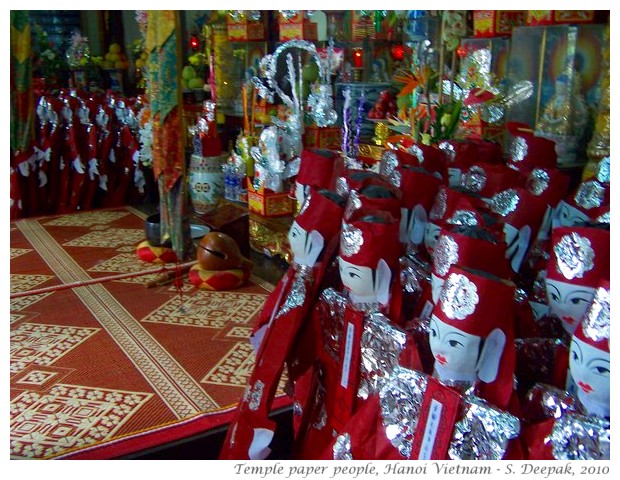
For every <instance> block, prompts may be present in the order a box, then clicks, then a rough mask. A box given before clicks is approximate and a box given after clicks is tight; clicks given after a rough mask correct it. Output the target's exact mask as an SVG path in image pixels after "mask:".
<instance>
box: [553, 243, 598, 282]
mask: <svg viewBox="0 0 620 480" xmlns="http://www.w3.org/2000/svg"><path fill="white" fill-rule="evenodd" d="M553 252H554V253H555V257H556V261H557V269H558V272H559V273H561V274H562V275H564V277H565V278H567V279H568V280H572V279H573V278H583V275H584V274H585V273H586V272H589V271H590V270H592V269H593V268H594V250H593V249H592V244H591V243H590V240H589V239H588V238H586V237H582V236H581V235H579V234H578V233H576V232H571V233H569V234H567V235H564V236H563V237H562V239H561V240H560V241H559V242H558V243H557V244H556V245H554V246H553Z"/></svg>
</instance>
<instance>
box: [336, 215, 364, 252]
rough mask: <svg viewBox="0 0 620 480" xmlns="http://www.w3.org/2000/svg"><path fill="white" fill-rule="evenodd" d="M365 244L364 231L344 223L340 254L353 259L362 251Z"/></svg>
mask: <svg viewBox="0 0 620 480" xmlns="http://www.w3.org/2000/svg"><path fill="white" fill-rule="evenodd" d="M363 244H364V236H363V235H362V231H361V230H360V229H359V228H357V227H355V226H354V225H351V224H349V223H344V222H343V224H342V233H341V234H340V254H341V255H342V256H344V257H351V256H353V255H355V254H356V253H358V252H359V251H360V249H361V248H362V245H363Z"/></svg>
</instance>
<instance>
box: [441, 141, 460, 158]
mask: <svg viewBox="0 0 620 480" xmlns="http://www.w3.org/2000/svg"><path fill="white" fill-rule="evenodd" d="M439 150H441V151H442V152H443V153H444V155H445V157H446V158H447V159H448V163H454V158H455V157H456V150H455V148H454V145H452V144H451V143H450V142H448V141H443V142H440V143H439Z"/></svg>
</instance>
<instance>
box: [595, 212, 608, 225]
mask: <svg viewBox="0 0 620 480" xmlns="http://www.w3.org/2000/svg"><path fill="white" fill-rule="evenodd" d="M596 222H597V223H610V222H611V217H610V215H609V212H605V213H603V215H600V216H599V217H598V218H597V219H596Z"/></svg>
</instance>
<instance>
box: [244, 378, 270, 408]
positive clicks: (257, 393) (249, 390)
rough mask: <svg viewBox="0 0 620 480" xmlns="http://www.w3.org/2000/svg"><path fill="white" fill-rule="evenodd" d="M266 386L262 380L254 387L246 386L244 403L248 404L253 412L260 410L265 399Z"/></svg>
mask: <svg viewBox="0 0 620 480" xmlns="http://www.w3.org/2000/svg"><path fill="white" fill-rule="evenodd" d="M264 388H265V384H264V383H263V382H261V381H260V380H257V381H256V383H255V384H254V385H250V384H248V385H246V387H245V391H244V393H243V401H244V402H246V403H247V404H248V408H249V409H250V410H252V411H256V410H258V407H259V406H260V401H261V399H262V397H263V390H264Z"/></svg>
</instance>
